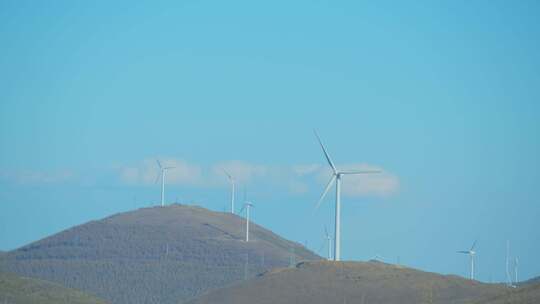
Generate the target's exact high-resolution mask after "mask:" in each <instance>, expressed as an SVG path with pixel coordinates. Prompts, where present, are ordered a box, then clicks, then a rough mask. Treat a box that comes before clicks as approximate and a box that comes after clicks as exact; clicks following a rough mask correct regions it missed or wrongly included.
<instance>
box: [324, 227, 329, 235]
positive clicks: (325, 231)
mask: <svg viewBox="0 0 540 304" xmlns="http://www.w3.org/2000/svg"><path fill="white" fill-rule="evenodd" d="M324 236H326V238H328V236H329V235H328V229H326V225H325V226H324Z"/></svg>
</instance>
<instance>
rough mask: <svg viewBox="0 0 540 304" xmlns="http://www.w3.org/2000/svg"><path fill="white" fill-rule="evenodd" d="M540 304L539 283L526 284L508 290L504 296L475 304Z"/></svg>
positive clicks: (486, 299)
mask: <svg viewBox="0 0 540 304" xmlns="http://www.w3.org/2000/svg"><path fill="white" fill-rule="evenodd" d="M538 303H540V283H535V284H528V285H525V286H524V287H520V288H516V289H508V290H507V291H506V292H505V293H504V294H502V295H499V296H496V297H488V298H485V299H484V300H480V301H477V302H475V304H538Z"/></svg>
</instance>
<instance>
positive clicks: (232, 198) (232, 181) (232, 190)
mask: <svg viewBox="0 0 540 304" xmlns="http://www.w3.org/2000/svg"><path fill="white" fill-rule="evenodd" d="M223 172H224V173H225V175H227V177H228V178H229V182H230V183H231V213H232V214H234V186H235V180H234V177H233V176H232V175H230V174H229V173H228V172H227V171H225V169H223Z"/></svg>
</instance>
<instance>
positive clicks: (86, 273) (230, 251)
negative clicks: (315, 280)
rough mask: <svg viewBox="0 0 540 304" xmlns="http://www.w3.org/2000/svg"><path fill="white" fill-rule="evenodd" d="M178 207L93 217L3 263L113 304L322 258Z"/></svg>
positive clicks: (231, 221)
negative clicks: (293, 259) (101, 217)
mask: <svg viewBox="0 0 540 304" xmlns="http://www.w3.org/2000/svg"><path fill="white" fill-rule="evenodd" d="M244 227H245V219H244V218H242V217H240V216H237V215H233V214H231V213H223V212H216V211H211V210H208V209H205V208H202V207H199V206H187V205H179V204H173V205H169V206H165V207H148V208H141V209H137V210H135V211H128V212H122V213H118V214H114V215H111V216H108V217H105V218H103V219H101V220H94V221H89V222H87V223H84V224H81V225H77V226H74V227H71V228H69V229H66V230H64V231H61V232H59V233H57V234H54V235H51V236H49V237H46V238H43V239H41V240H38V241H36V242H32V243H30V244H28V245H26V246H22V247H20V248H18V249H16V250H13V251H10V252H8V253H7V254H6V255H5V256H4V257H3V258H2V261H3V262H2V265H1V266H2V268H3V269H5V270H7V271H10V272H15V273H18V274H20V275H24V276H29V277H34V278H40V279H44V280H49V281H52V282H57V283H60V284H62V285H64V286H66V287H70V288H75V289H79V290H82V291H87V292H90V293H92V294H95V295H97V296H99V297H101V298H103V299H105V300H108V301H110V302H111V303H113V304H128V303H129V304H137V303H166V304H167V303H177V302H178V301H181V300H183V299H187V298H191V297H193V296H196V295H198V294H200V293H201V292H204V291H206V290H209V289H213V288H217V287H221V286H226V285H228V284H230V283H232V282H234V281H239V280H243V279H245V278H250V277H254V276H255V275H256V274H258V273H261V272H264V271H266V270H268V269H272V268H276V267H284V266H287V265H288V264H289V261H290V260H291V255H293V256H294V258H295V260H309V259H320V257H319V256H317V255H316V254H314V253H313V252H311V251H309V250H308V249H306V248H304V247H303V246H302V245H301V244H299V243H295V242H291V241H289V240H286V239H284V238H282V237H280V236H279V235H277V234H274V233H273V232H271V231H269V230H267V229H265V228H263V227H262V226H259V225H257V224H256V223H254V222H251V221H250V242H247V243H246V242H245V241H244V234H245V232H244Z"/></svg>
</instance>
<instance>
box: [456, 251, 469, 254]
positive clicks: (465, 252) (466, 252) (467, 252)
mask: <svg viewBox="0 0 540 304" xmlns="http://www.w3.org/2000/svg"><path fill="white" fill-rule="evenodd" d="M456 252H457V253H464V254H469V253H470V252H469V251H456Z"/></svg>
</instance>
